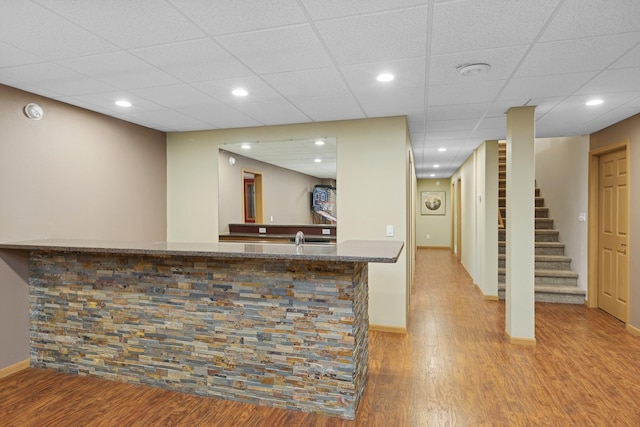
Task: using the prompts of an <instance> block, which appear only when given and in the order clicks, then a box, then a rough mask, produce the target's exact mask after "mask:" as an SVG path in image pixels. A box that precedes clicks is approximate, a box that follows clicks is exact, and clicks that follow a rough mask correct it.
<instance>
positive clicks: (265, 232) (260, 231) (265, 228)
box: [258, 227, 267, 234]
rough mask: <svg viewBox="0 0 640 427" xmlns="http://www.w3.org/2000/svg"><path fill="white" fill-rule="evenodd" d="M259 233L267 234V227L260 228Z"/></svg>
mask: <svg viewBox="0 0 640 427" xmlns="http://www.w3.org/2000/svg"><path fill="white" fill-rule="evenodd" d="M258 233H260V234H267V227H258Z"/></svg>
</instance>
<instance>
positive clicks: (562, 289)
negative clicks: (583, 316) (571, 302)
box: [498, 282, 587, 295]
mask: <svg viewBox="0 0 640 427" xmlns="http://www.w3.org/2000/svg"><path fill="white" fill-rule="evenodd" d="M506 288H507V285H506V283H504V282H502V283H498V291H504V290H505V289H506ZM533 291H534V292H535V293H549V294H571V295H586V294H587V291H585V290H584V289H581V288H579V287H577V286H566V285H564V286H563V285H535V287H534V289H533Z"/></svg>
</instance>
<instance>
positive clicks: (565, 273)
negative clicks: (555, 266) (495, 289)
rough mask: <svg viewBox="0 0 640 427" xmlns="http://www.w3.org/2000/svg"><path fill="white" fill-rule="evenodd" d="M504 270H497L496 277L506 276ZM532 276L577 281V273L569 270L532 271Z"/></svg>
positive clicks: (505, 270)
mask: <svg viewBox="0 0 640 427" xmlns="http://www.w3.org/2000/svg"><path fill="white" fill-rule="evenodd" d="M506 272H507V269H506V268H498V275H501V274H506ZM533 273H534V275H535V276H537V277H562V278H569V279H577V278H578V273H575V272H573V271H571V270H539V269H536V270H534V272H533Z"/></svg>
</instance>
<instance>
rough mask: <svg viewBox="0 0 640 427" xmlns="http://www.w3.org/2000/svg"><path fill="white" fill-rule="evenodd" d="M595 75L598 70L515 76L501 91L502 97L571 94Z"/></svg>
mask: <svg viewBox="0 0 640 427" xmlns="http://www.w3.org/2000/svg"><path fill="white" fill-rule="evenodd" d="M595 75H596V72H595V71H592V72H587V73H571V74H560V75H556V76H539V77H524V78H514V79H511V80H509V82H508V83H507V85H506V86H505V88H504V90H503V91H502V92H501V93H500V99H522V98H524V99H527V98H533V97H553V96H569V95H571V94H572V93H573V92H575V91H576V90H577V89H578V88H580V87H581V86H582V85H584V84H585V83H586V82H588V81H589V80H590V79H592V78H593V77H594V76H595Z"/></svg>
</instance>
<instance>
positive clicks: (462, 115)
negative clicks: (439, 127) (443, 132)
mask: <svg viewBox="0 0 640 427" xmlns="http://www.w3.org/2000/svg"><path fill="white" fill-rule="evenodd" d="M489 107H491V103H488V102H487V103H479V104H457V105H439V106H430V107H429V108H428V109H427V118H428V119H430V120H447V119H476V120H480V119H481V118H482V117H483V116H484V115H485V114H486V113H487V110H488V109H489Z"/></svg>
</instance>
